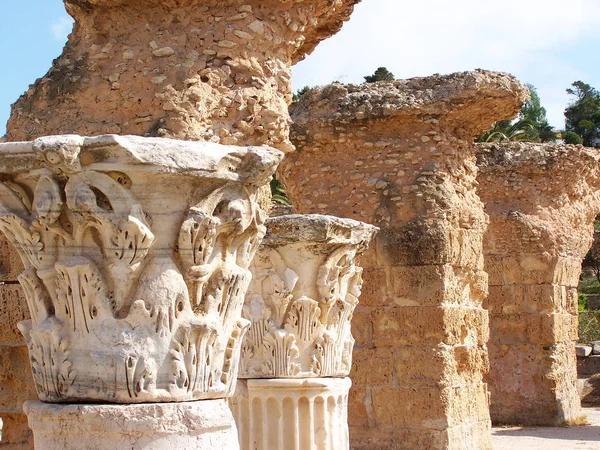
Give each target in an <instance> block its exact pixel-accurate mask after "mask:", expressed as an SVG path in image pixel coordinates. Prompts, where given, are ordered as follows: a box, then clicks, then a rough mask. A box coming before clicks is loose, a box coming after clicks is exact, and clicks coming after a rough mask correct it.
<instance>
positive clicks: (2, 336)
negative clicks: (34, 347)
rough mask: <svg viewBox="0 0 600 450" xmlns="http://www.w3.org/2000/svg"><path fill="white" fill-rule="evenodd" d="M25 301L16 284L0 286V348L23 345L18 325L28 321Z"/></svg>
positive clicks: (23, 341) (21, 290) (20, 289)
mask: <svg viewBox="0 0 600 450" xmlns="http://www.w3.org/2000/svg"><path fill="white" fill-rule="evenodd" d="M29 318H30V316H29V311H28V310H27V300H25V296H24V295H23V289H22V288H21V286H20V285H18V284H0V346H4V345H11V346H13V345H25V340H24V339H23V335H22V334H21V332H20V331H19V328H18V326H17V325H18V323H19V322H21V321H23V320H27V319H29Z"/></svg>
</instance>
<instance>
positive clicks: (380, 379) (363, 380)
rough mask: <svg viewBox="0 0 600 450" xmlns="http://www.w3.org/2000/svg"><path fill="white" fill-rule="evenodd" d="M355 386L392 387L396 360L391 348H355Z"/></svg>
mask: <svg viewBox="0 0 600 450" xmlns="http://www.w3.org/2000/svg"><path fill="white" fill-rule="evenodd" d="M350 378H351V379H352V384H353V386H370V387H375V386H377V387H383V386H391V385H392V381H393V378H394V358H393V353H392V350H391V349H390V348H389V347H381V348H355V349H354V353H353V356H352V372H351V375H350Z"/></svg>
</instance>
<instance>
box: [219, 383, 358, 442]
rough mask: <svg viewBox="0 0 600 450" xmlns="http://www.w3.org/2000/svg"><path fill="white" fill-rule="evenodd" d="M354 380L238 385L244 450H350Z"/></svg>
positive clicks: (236, 410)
mask: <svg viewBox="0 0 600 450" xmlns="http://www.w3.org/2000/svg"><path fill="white" fill-rule="evenodd" d="M351 385H352V382H351V381H350V378H302V379H281V378H279V379H264V380H238V383H237V390H236V392H235V395H234V397H232V398H230V399H229V402H230V406H231V409H232V411H233V415H234V417H235V420H236V424H237V427H238V430H239V438H240V448H241V450H288V449H290V450H348V449H349V438H348V391H349V390H350V386H351Z"/></svg>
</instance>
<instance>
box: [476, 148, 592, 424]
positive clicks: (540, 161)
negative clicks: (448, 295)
mask: <svg viewBox="0 0 600 450" xmlns="http://www.w3.org/2000/svg"><path fill="white" fill-rule="evenodd" d="M599 160H600V153H599V152H598V151H597V150H593V149H587V148H584V147H581V146H568V145H552V144H546V145H540V144H529V143H527V144H525V143H523V144H485V145H479V146H478V166H479V176H478V181H479V187H478V193H479V195H480V197H481V198H482V200H483V202H484V204H485V212H486V213H487V214H488V215H489V217H490V225H489V227H488V232H487V233H486V235H485V239H484V255H485V270H486V271H487V272H488V274H489V296H488V299H487V301H486V308H487V309H488V310H489V313H490V327H491V331H490V333H491V338H490V341H489V343H488V347H489V352H490V365H491V370H490V373H489V375H488V377H487V382H488V384H489V386H490V391H491V400H492V402H491V416H492V420H493V421H494V422H498V423H508V424H528V425H557V424H560V423H563V422H565V421H568V420H569V419H574V418H576V417H578V416H579V414H580V400H579V393H578V390H577V368H576V357H575V349H574V345H575V341H576V340H577V309H578V304H577V285H578V282H579V275H580V273H581V263H582V261H583V258H584V257H585V255H586V253H587V251H588V250H589V248H590V246H591V244H592V239H593V231H594V225H593V224H594V218H595V217H596V215H597V213H598V211H599V210H600V202H599V200H600V192H599V187H600V179H599V175H600V168H599V167H598V161H599Z"/></svg>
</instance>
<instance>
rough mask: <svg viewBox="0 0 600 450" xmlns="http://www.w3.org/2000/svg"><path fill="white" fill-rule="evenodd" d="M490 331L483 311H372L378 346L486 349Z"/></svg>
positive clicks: (437, 308)
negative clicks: (474, 347)
mask: <svg viewBox="0 0 600 450" xmlns="http://www.w3.org/2000/svg"><path fill="white" fill-rule="evenodd" d="M488 327H489V322H488V313H487V311H485V310H483V309H482V308H460V307H447V306H433V307H427V308H421V307H388V308H378V309H377V310H375V311H373V343H374V345H375V346H397V345H406V346H418V347H422V346H437V345H438V344H440V343H444V344H446V345H456V344H469V343H477V344H479V345H485V343H486V342H487V340H488V337H489V332H488V329H489V328H488Z"/></svg>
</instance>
